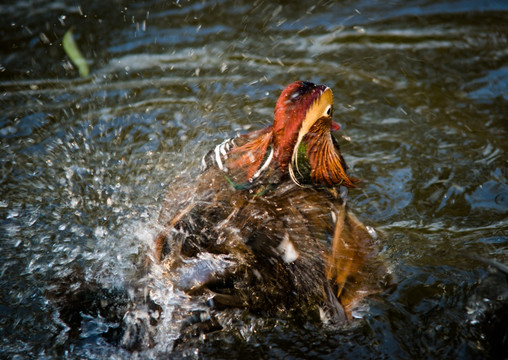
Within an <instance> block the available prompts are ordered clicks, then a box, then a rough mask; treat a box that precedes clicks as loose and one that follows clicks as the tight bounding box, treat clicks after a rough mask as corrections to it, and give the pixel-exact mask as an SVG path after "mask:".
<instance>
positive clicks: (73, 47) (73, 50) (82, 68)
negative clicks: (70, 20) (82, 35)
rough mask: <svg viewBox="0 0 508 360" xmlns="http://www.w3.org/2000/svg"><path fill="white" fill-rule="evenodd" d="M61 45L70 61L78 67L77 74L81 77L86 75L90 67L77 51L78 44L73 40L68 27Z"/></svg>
mask: <svg viewBox="0 0 508 360" xmlns="http://www.w3.org/2000/svg"><path fill="white" fill-rule="evenodd" d="M62 45H63V48H64V51H65V53H66V54H67V56H68V57H69V58H70V59H71V61H72V63H73V64H74V65H75V66H76V67H77V68H78V71H79V75H80V76H81V77H87V76H88V75H89V74H90V69H89V68H88V64H87V63H86V59H85V57H84V56H83V54H82V53H81V51H79V48H78V45H77V44H76V42H75V41H74V38H73V37H72V29H69V30H68V31H67V32H66V33H65V35H64V37H63V41H62Z"/></svg>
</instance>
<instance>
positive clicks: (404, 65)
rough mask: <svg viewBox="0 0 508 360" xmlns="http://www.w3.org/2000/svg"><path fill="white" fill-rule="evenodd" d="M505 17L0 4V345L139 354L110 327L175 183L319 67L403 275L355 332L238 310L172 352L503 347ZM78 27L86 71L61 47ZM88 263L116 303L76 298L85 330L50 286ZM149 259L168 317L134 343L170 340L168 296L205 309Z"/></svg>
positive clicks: (369, 8)
mask: <svg viewBox="0 0 508 360" xmlns="http://www.w3.org/2000/svg"><path fill="white" fill-rule="evenodd" d="M507 11H508V6H506V4H505V3H504V2H502V1H490V2H488V3H487V4H483V3H479V2H476V1H467V0H464V1H452V2H445V3H443V2H434V1H421V0H415V1H410V2H394V3H390V4H389V5H386V4H384V3H379V2H373V1H361V2H355V3H354V4H353V3H350V2H341V3H337V4H336V3H314V2H308V3H306V2H304V3H300V4H298V5H294V4H288V3H285V2H280V3H277V4H272V3H265V2H256V3H254V4H251V3H243V2H240V1H222V2H217V3H208V2H197V3H194V2H175V3H158V2H153V3H152V2H146V3H131V2H128V1H122V2H107V3H104V2H90V3H87V4H81V5H79V6H76V5H75V3H71V2H65V1H63V2H58V3H54V2H51V1H43V2H38V3H37V4H32V3H29V2H16V3H13V4H2V5H0V12H1V13H2V14H5V15H4V16H8V18H9V21H6V22H3V23H2V24H0V35H1V36H0V39H1V40H0V44H1V45H2V46H0V59H2V60H1V61H0V90H1V91H0V103H1V108H2V113H1V114H0V193H1V198H0V226H1V231H0V234H2V235H1V242H0V243H1V245H0V246H1V249H2V251H1V252H0V286H1V288H2V289H3V290H2V292H1V293H0V298H1V302H0V314H1V316H0V324H1V326H0V339H1V340H0V341H1V343H0V344H1V345H0V348H1V350H0V354H2V356H3V357H9V358H12V357H14V356H16V355H18V356H31V357H57V356H67V357H85V358H102V357H105V356H110V355H115V356H118V357H125V358H128V357H131V356H132V354H130V353H129V352H126V351H125V352H124V351H123V350H121V349H120V347H119V346H118V344H117V343H115V342H114V341H108V339H107V337H106V336H103V335H104V334H105V333H108V332H109V329H113V328H115V326H116V325H115V324H119V323H120V322H121V321H120V320H121V317H122V314H123V313H125V311H127V310H128V307H129V305H128V304H129V301H130V300H131V299H133V298H135V297H136V296H138V295H137V293H135V292H134V291H133V290H132V289H134V288H136V287H141V288H142V287H143V286H144V284H137V283H136V281H137V280H139V279H140V278H143V276H144V274H141V275H140V274H139V269H140V268H142V266H141V265H142V264H143V262H144V259H145V256H146V252H147V250H148V249H149V248H150V246H151V241H152V237H153V234H154V232H155V219H156V216H157V213H158V210H159V207H160V204H161V202H162V197H163V194H164V193H165V188H166V186H167V185H168V183H170V181H171V180H172V179H173V178H174V177H175V176H177V175H179V174H183V175H186V176H189V177H192V176H193V175H194V174H195V172H196V171H197V167H198V165H199V161H200V159H201V155H202V154H204V153H205V152H206V151H207V150H208V149H210V148H211V147H212V146H213V145H214V144H216V143H218V142H220V141H221V140H222V139H223V138H225V137H230V136H233V135H235V134H237V133H238V132H244V131H246V130H249V129H259V128H261V127H263V126H265V125H266V124H267V123H269V122H270V121H271V116H272V110H273V105H274V101H275V99H276V97H277V95H278V93H279V92H280V90H281V89H282V88H283V87H284V86H285V85H286V84H288V83H290V82H292V81H293V80H296V79H307V80H311V81H314V82H318V83H325V84H327V85H328V86H330V87H331V88H332V89H333V91H334V97H335V99H336V106H335V119H336V120H337V121H338V122H339V123H340V124H341V125H342V131H341V132H339V133H338V135H337V136H338V140H339V142H340V143H341V147H342V150H343V152H344V155H345V157H346V160H347V161H348V163H349V164H350V166H351V168H352V172H353V174H354V175H355V176H356V177H359V178H361V179H363V181H364V183H363V184H364V185H363V187H362V189H361V190H359V191H353V192H351V193H350V196H351V198H352V199H351V203H352V204H353V207H354V209H355V211H356V213H357V214H359V215H360V217H361V218H362V219H363V220H365V221H367V222H370V223H371V225H374V226H375V227H376V228H377V229H379V230H380V232H382V234H383V239H384V240H383V246H384V247H383V252H382V254H383V256H384V257H385V258H386V259H387V260H388V262H389V263H390V264H391V265H392V269H393V271H394V273H395V275H396V276H397V278H398V279H399V282H398V285H397V286H396V287H395V288H393V289H391V291H388V292H386V293H385V294H382V295H380V296H379V297H377V298H376V299H372V300H371V301H369V303H368V305H369V308H368V311H367V312H366V313H365V315H364V318H363V319H361V320H359V321H358V322H357V323H356V324H355V325H354V326H351V327H348V328H345V329H339V330H334V331H331V332H330V331H327V330H326V329H322V328H319V327H318V328H316V327H313V326H311V325H308V324H299V326H295V324H291V323H288V322H286V321H284V320H283V319H258V318H256V317H253V316H252V315H249V314H246V313H239V314H236V315H235V316H236V319H235V318H234V317H232V318H231V322H230V327H229V328H226V330H225V331H224V332H220V333H214V334H212V335H210V337H209V338H208V339H206V341H202V342H199V346H197V345H198V344H196V343H193V344H191V345H189V346H188V347H183V349H181V353H179V355H180V356H184V355H189V356H196V357H198V356H203V357H214V356H216V357H224V356H225V355H224V354H225V353H227V354H231V357H237V355H238V354H243V353H245V354H250V355H252V356H256V357H259V356H266V357H270V356H272V357H282V356H295V357H309V356H317V357H345V356H346V357H347V356H349V357H352V355H351V354H354V355H353V356H354V357H364V358H372V357H383V356H384V357H390V358H393V357H400V358H419V357H431V358H442V357H445V358H446V357H451V358H456V357H466V358H467V357H473V358H474V357H489V356H492V357H496V356H498V355H499V356H501V355H503V354H501V352H502V351H503V347H502V345H503V344H502V343H498V342H496V341H498V340H499V339H500V338H501V337H497V336H498V335H503V332H502V330H499V331H497V333H496V332H495V331H494V332H492V330H493V329H494V330H496V329H498V328H496V326H497V325H496V324H498V321H501V320H503V319H502V317H501V316H498V317H495V315H492V314H496V311H498V312H497V314H502V311H504V312H505V313H506V306H507V305H506V302H505V301H504V300H503V299H505V298H503V296H504V295H503V294H504V291H505V289H506V284H505V283H504V282H503V281H504V280H503V279H504V278H503V276H504V275H503V272H502V271H500V270H489V264H488V263H484V262H482V261H479V260H478V259H477V258H476V257H477V256H480V257H482V258H487V259H492V260H496V261H498V262H499V263H504V264H506V263H507V262H508V259H507V256H506V254H507V253H508V235H507V229H508V223H507V220H506V218H507V217H506V215H507V212H508V211H507V210H508V209H507V208H508V207H507V201H506V198H507V196H508V195H507V194H508V190H507V186H508V185H507V184H508V182H507V176H508V175H507V171H506V168H507V167H506V162H507V160H508V159H507V157H506V153H507V143H506V138H507V131H508V127H507V123H506V116H505V114H506V113H507V109H508V107H507V98H506V93H507V91H506V83H507V82H506V81H505V80H506V63H507V61H508V50H507V49H508V47H507V43H508V40H507V39H508V29H507V26H506V21H505V19H506V14H507ZM72 26H73V27H74V30H73V31H74V34H75V36H76V41H77V43H78V44H79V45H80V47H81V50H82V51H83V53H84V54H85V56H86V57H87V59H88V60H89V62H90V66H91V69H92V75H91V77H89V78H86V79H78V78H77V76H78V74H77V71H76V70H75V69H74V68H73V67H72V66H71V65H70V62H69V61H68V59H67V58H66V56H65V53H64V51H63V49H62V48H61V38H62V37H63V34H65V32H66V31H67V30H68V29H69V28H70V27H72ZM490 267H491V268H492V264H491V265H490ZM494 268H496V267H495V266H494ZM78 269H81V271H82V273H81V275H80V276H81V278H79V277H77V278H75V279H74V280H71V281H70V283H68V287H69V289H77V290H79V289H80V286H81V285H82V284H86V283H93V284H96V286H97V288H100V289H109V290H107V291H106V293H104V294H102V295H97V296H98V297H97V299H98V301H99V303H100V302H101V301H103V302H105V304H106V305H108V304H110V303H111V302H114V303H116V304H118V308H117V310H115V311H112V310H111V311H109V312H106V313H108V314H110V315H111V318H105V314H106V313H104V312H102V313H101V312H100V311H99V312H97V311H95V312H94V311H89V310H86V309H82V310H83V316H82V318H80V319H79V321H80V325H81V332H80V333H79V334H78V335H76V334H75V333H73V332H72V331H71V330H70V328H69V326H68V325H67V324H66V323H65V322H64V321H63V320H62V318H63V317H64V315H62V313H61V312H60V310H59V309H58V307H57V306H56V305H55V303H54V301H53V300H51V298H50V296H49V295H48V292H51V291H52V290H55V288H56V287H57V285H58V284H62V283H64V280H65V279H71V278H72V276H73V274H77V273H78ZM156 275H157V274H154V275H153V278H152V279H151V281H152V283H151V285H150V289H151V291H152V293H153V294H152V295H153V297H154V300H155V301H156V302H157V303H158V305H159V306H161V307H162V308H164V309H165V310H168V311H163V312H162V313H161V315H160V319H159V327H158V330H157V333H156V335H155V344H154V347H153V348H150V349H146V350H143V352H142V353H141V356H142V357H145V356H146V357H149V356H152V355H153V356H165V355H166V356H167V353H168V352H169V351H170V350H171V348H172V341H173V340H174V339H176V338H177V337H178V334H177V332H176V329H175V326H174V322H175V321H179V319H176V318H172V316H175V317H178V316H183V315H182V314H180V315H178V314H179V313H178V312H176V315H171V314H172V311H169V310H173V309H175V308H176V307H179V309H181V311H182V313H184V312H186V311H191V310H192V309H193V306H195V304H192V303H190V302H189V301H188V299H187V298H186V297H185V295H184V294H180V293H178V292H177V291H176V290H174V289H172V288H171V287H170V286H168V284H167V283H166V282H164V280H163V279H158V278H157V276H156ZM505 275H506V274H505ZM133 282H134V283H135V284H133ZM66 284H67V283H66ZM83 291H85V290H83ZM115 291H116V292H115ZM80 294H83V296H85V294H87V293H86V292H82V293H80ZM477 294H482V295H485V296H486V297H487V298H492V299H494V298H496V299H498V301H497V302H491V303H495V306H497V308H496V309H501V310H495V311H491V310H490V309H492V308H487V307H486V304H487V302H486V301H485V300H484V299H483V298H481V296H480V297H479V296H477ZM101 299H102V300H101ZM499 299H500V300H499ZM99 305H100V304H99ZM99 308H100V306H99ZM104 308H108V307H107V306H106V307H104ZM96 309H97V308H96ZM101 309H102V308H101ZM108 309H109V308H108ZM154 311H155V310H154ZM98 314H99V315H98ZM473 315H474V316H473ZM489 316H490V317H489ZM492 316H494V317H492ZM475 319H476V320H478V321H479V325H476V323H475V324H472V323H471V321H476V320H475ZM482 319H483V320H482ZM485 319H491V320H492V321H491V324H494V325H493V326H492V327H490V328H488V327H487V328H486V327H484V326H483V325H482V324H485ZM233 320H235V321H233ZM482 321H484V322H483V323H482ZM473 325H474V326H473ZM202 340H203V339H202ZM194 345H196V346H194ZM504 345H505V344H504ZM504 356H506V353H504Z"/></svg>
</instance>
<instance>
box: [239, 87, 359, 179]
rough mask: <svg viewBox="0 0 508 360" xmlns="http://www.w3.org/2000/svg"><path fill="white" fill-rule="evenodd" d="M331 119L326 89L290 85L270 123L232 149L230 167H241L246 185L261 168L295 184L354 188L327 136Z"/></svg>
mask: <svg viewBox="0 0 508 360" xmlns="http://www.w3.org/2000/svg"><path fill="white" fill-rule="evenodd" d="M332 116H333V95H332V91H331V90H330V88H328V87H326V86H324V85H316V84H313V83H310V82H305V81H296V82H294V83H292V84H290V85H288V86H287V87H286V88H285V89H284V90H283V91H282V94H281V95H280V97H279V99H278V101H277V104H276V105H275V110H274V122H273V125H272V126H269V127H267V128H265V129H263V130H261V131H259V132H256V133H255V135H247V136H248V137H250V138H252V140H250V141H248V142H247V143H246V144H245V145H243V146H240V147H238V148H235V149H233V150H232V151H231V153H232V155H237V156H235V158H236V160H235V161H234V163H233V164H232V165H233V167H237V168H242V169H243V171H244V173H245V174H246V177H247V180H250V181H252V179H253V178H255V177H256V175H258V174H259V170H260V168H267V167H268V165H270V166H271V167H274V166H275V167H276V168H278V171H279V174H280V176H281V177H283V176H285V175H287V174H289V176H290V177H291V179H292V180H293V181H294V182H295V183H296V184H298V185H300V184H301V182H302V181H304V182H307V181H310V182H311V183H314V184H318V185H325V186H329V187H333V186H339V185H343V186H346V187H354V186H355V183H356V182H357V180H356V179H354V178H350V177H348V176H347V174H346V170H347V166H346V163H345V161H344V159H343V157H342V155H341V153H340V150H339V146H338V145H337V144H336V142H335V141H334V139H333V137H332V135H331V131H333V130H338V129H339V125H338V124H337V123H335V122H334V121H333V120H332ZM270 146H271V149H270V150H269V148H270ZM268 152H269V155H268V156H267V155H266V154H267V153H268ZM238 155H240V156H238ZM263 160H265V161H264V162H263Z"/></svg>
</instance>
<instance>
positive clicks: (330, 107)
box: [326, 105, 332, 116]
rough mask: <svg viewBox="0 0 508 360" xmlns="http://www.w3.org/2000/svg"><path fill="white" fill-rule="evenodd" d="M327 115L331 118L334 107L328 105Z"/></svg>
mask: <svg viewBox="0 0 508 360" xmlns="http://www.w3.org/2000/svg"><path fill="white" fill-rule="evenodd" d="M326 115H327V116H331V115H332V105H328V107H327V108H326Z"/></svg>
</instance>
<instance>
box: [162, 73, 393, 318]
mask: <svg viewBox="0 0 508 360" xmlns="http://www.w3.org/2000/svg"><path fill="white" fill-rule="evenodd" d="M332 115H333V96H332V91H331V90H330V88H328V87H326V86H324V85H316V84H313V83H310V82H304V81H297V82H294V83H292V84H290V85H289V86H287V87H286V88H285V89H284V90H283V92H282V94H281V95H280V97H279V99H278V101H277V103H276V106H275V111H274V121H273V125H270V126H268V127H266V128H264V129H261V130H257V131H253V132H251V133H248V134H245V135H240V136H238V137H236V138H233V139H228V140H226V141H224V142H222V143H221V144H219V145H217V146H216V147H215V148H214V149H213V150H212V151H210V152H209V153H208V154H206V155H205V156H204V158H203V161H202V168H203V169H202V172H201V174H200V175H199V176H198V177H197V178H196V180H195V181H194V182H193V183H189V181H188V180H180V181H179V182H178V181H177V182H176V184H174V185H173V186H172V187H171V191H170V192H169V193H168V195H167V198H166V200H165V203H164V205H163V209H162V211H161V214H160V218H159V222H160V224H161V226H162V230H161V232H160V233H159V234H158V235H157V236H156V238H155V246H154V249H155V250H154V260H155V262H158V263H159V264H160V265H161V266H162V268H163V269H164V271H165V273H166V274H167V276H169V277H170V278H171V281H172V282H173V284H175V286H177V287H179V288H181V289H183V290H184V291H186V292H187V293H188V294H191V295H203V296H204V297H205V298H206V299H208V300H210V301H208V303H210V304H213V306H214V307H216V308H219V309H224V308H227V307H243V308H248V309H250V310H252V311H253V312H255V313H262V314H276V313H281V312H289V313H298V314H309V315H318V316H319V318H320V319H321V320H323V321H325V320H326V321H332V322H334V323H343V322H347V321H348V319H350V318H351V313H352V310H353V309H354V307H355V305H356V304H357V303H358V302H359V301H360V300H362V299H363V298H364V297H365V296H367V295H368V294H372V293H375V292H378V291H379V289H380V288H381V283H382V281H383V280H382V279H383V277H384V276H385V267H384V266H383V265H382V263H381V262H380V261H379V260H378V256H377V252H376V249H375V246H374V240H375V239H374V238H373V237H375V236H374V235H373V234H374V232H373V231H372V230H371V229H370V228H367V227H366V226H364V225H363V224H362V223H361V222H360V221H359V220H358V219H357V218H356V217H355V216H354V215H353V214H352V212H351V210H350V209H349V207H348V206H347V205H346V200H345V193H347V189H350V188H355V187H357V183H358V180H357V179H355V178H353V177H350V176H348V174H347V166H346V163H345V161H344V158H343V157H342V155H341V152H340V149H339V145H338V143H337V141H336V140H335V138H334V137H333V136H332V134H331V131H333V130H338V129H339V126H338V124H336V123H335V122H334V121H333V120H332Z"/></svg>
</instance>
